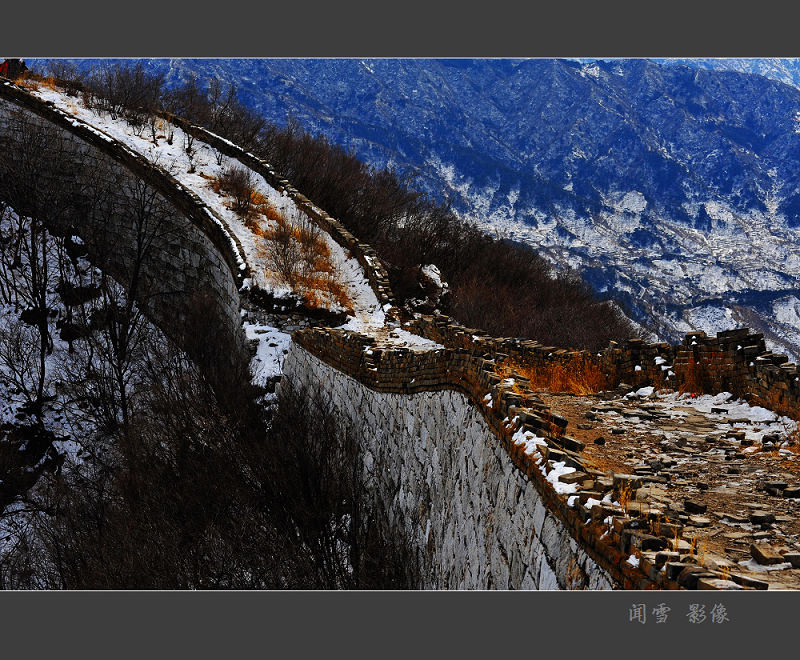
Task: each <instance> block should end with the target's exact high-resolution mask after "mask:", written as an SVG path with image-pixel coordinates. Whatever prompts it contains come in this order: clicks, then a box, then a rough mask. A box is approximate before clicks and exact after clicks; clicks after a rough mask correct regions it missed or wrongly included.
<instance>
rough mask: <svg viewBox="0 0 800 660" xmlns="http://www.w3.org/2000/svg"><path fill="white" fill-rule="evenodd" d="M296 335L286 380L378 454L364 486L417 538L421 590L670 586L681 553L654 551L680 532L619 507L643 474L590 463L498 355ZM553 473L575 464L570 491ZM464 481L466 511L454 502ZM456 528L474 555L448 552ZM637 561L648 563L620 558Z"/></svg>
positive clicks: (355, 336)
mask: <svg viewBox="0 0 800 660" xmlns="http://www.w3.org/2000/svg"><path fill="white" fill-rule="evenodd" d="M293 339H294V343H293V345H292V348H291V350H290V353H289V356H288V357H287V361H286V363H285V365H284V379H286V382H289V383H292V384H293V385H294V386H297V385H299V386H301V387H302V386H305V387H310V388H313V389H314V391H318V392H322V393H324V394H326V395H328V396H329V397H330V398H331V399H332V400H333V402H334V405H335V408H336V411H337V414H338V415H339V417H340V419H341V420H342V421H343V423H344V424H345V425H346V426H347V427H348V428H349V429H350V430H351V432H353V433H355V434H356V436H357V437H358V438H359V440H360V442H361V446H362V449H363V451H364V454H365V456H367V457H370V456H371V457H372V458H367V459H366V460H367V462H368V463H369V462H370V461H372V462H375V460H376V458H375V457H376V455H380V456H381V465H382V466H384V467H381V470H380V471H379V474H380V478H377V476H376V479H377V480H372V481H370V480H369V479H367V480H366V481H365V484H371V486H370V492H371V496H372V501H373V503H374V507H375V511H376V512H377V515H378V517H380V516H383V517H385V518H386V519H388V520H389V521H390V522H391V524H392V525H393V531H394V532H396V533H404V534H408V535H409V536H408V538H411V539H414V540H416V542H417V544H418V550H419V552H420V553H421V554H423V555H424V556H425V557H426V558H427V562H428V563H427V564H426V566H427V571H426V579H427V584H428V585H429V586H432V587H437V588H451V587H460V586H465V587H469V588H486V587H487V584H489V580H490V578H491V584H492V585H493V586H495V587H499V588H528V587H530V588H536V587H542V586H543V585H549V586H554V585H558V586H559V587H560V588H601V586H612V587H613V588H619V587H623V588H629V589H648V588H666V589H670V588H673V589H674V588H678V582H677V579H678V577H679V576H678V573H677V572H676V570H677V567H680V568H684V567H685V565H684V563H683V561H678V559H681V560H684V559H685V557H679V556H678V554H677V553H674V554H672V555H669V554H664V553H661V554H659V558H658V559H656V557H655V555H656V554H657V553H659V551H664V550H666V549H667V548H668V547H670V545H671V543H672V541H673V540H674V539H676V538H678V537H679V536H680V534H681V532H682V526H680V525H676V524H671V523H667V522H666V521H663V520H660V518H659V517H656V516H653V515H651V514H650V512H649V511H643V510H640V509H636V508H635V507H634V508H628V507H626V505H620V504H619V503H618V502H616V501H615V500H622V499H624V494H625V493H626V492H627V493H628V494H630V493H632V492H633V491H635V489H636V488H638V487H639V486H640V485H641V479H640V478H638V477H636V476H634V475H626V474H615V475H607V474H604V473H601V472H599V471H597V470H594V469H592V468H590V467H587V466H586V465H585V464H584V461H583V459H582V456H581V452H582V449H583V445H582V443H580V442H579V441H577V440H575V439H574V438H572V437H570V436H569V435H567V434H566V433H565V430H566V427H567V420H566V419H563V418H561V417H559V416H558V415H556V414H554V413H553V412H552V411H551V410H550V409H549V408H548V406H547V405H545V404H544V402H543V401H542V400H541V399H540V398H539V397H537V395H536V394H535V393H534V392H532V391H531V390H530V388H529V387H528V386H527V383H526V381H525V379H524V378H522V377H521V376H519V374H517V373H515V372H513V371H511V372H506V373H505V374H504V375H503V376H501V375H499V374H498V371H497V367H498V361H500V362H502V361H503V360H504V359H505V357H506V356H505V354H500V353H497V354H495V355H494V356H493V357H492V358H491V359H490V357H491V356H488V355H487V354H482V355H475V354H474V353H472V352H470V351H468V350H466V349H462V348H439V349H435V350H425V351H420V350H413V349H409V348H404V347H387V346H386V345H379V344H378V342H376V340H375V339H374V338H372V337H369V336H366V335H362V334H359V333H354V332H349V331H344V330H331V329H321V328H315V329H308V330H302V331H298V332H296V333H295V334H294V335H293ZM534 439H535V440H534ZM534 443H535V444H534ZM559 465H560V466H561V467H562V468H563V467H569V468H574V470H573V471H572V472H571V473H570V474H567V475H565V476H564V477H562V480H560V484H561V485H562V486H563V484H564V483H569V484H574V488H573V489H572V492H569V493H565V492H563V491H559V490H557V488H556V485H555V481H556V480H555V479H554V478H553V470H554V469H556V468H557V467H558V466H559ZM376 474H377V473H376ZM367 476H369V475H367ZM370 478H371V477H370ZM433 482H435V483H436V485H435V486H434V485H432V484H433ZM466 487H468V492H469V493H470V495H469V497H468V499H469V501H470V502H471V504H468V503H467V502H464V501H462V502H460V503H456V502H457V501H458V500H459V498H461V499H463V498H464V495H463V493H464V489H465V488H466ZM401 492H402V493H404V496H403V497H399V495H398V494H399V493H401ZM512 493H513V495H512ZM450 500H453V502H450ZM540 507H543V509H541V510H540ZM420 511H422V512H423V513H424V514H425V515H426V516H428V517H425V516H423V518H420V515H421V514H420ZM537 511H538V513H537ZM431 512H435V514H434V513H431ZM544 514H546V515H545V516H544V518H543V519H540V518H541V516H542V515H544ZM420 520H423V523H420ZM428 520H430V521H431V527H430V529H429V528H428V524H427V521H428ZM545 520H549V521H550V522H546V523H545V522H544V521H545ZM423 524H424V526H425V534H424V536H423V535H421V531H422V525H423ZM462 529H468V530H469V531H464V532H463V533H464V534H466V535H467V536H468V537H469V538H471V539H476V540H479V541H480V544H479V545H480V547H479V548H477V549H472V548H459V547H457V546H454V545H453V543H452V542H451V539H452V538H458V533H461V531H460V530H462ZM430 530H433V537H431V536H430V534H429V531H430ZM437 530H438V531H437ZM457 532H458V533H457ZM431 538H433V539H434V540H433V541H431ZM437 539H438V540H437ZM437 544H440V545H437ZM481 544H482V545H481ZM542 547H544V548H545V550H544V551H542ZM542 552H543V554H542ZM642 553H651V554H652V555H653V557H651V558H649V559H646V560H645V561H642V562H641V564H639V565H635V564H636V562H635V561H633V562H630V561H629V560H630V559H631V556H632V555H636V556H639V555H641V554H642ZM493 556H494V559H492V557H493ZM465 557H469V558H470V561H465ZM487 558H488V559H487ZM668 559H671V560H672V568H670V566H669V565H668ZM472 560H475V561H476V562H477V563H476V564H471V563H470V562H471V561H472ZM650 560H652V561H650ZM487 561H488V564H487ZM542 561H545V562H546V563H547V566H548V568H546V569H545V568H543V565H542V564H541V562H542ZM648 561H649V563H648ZM467 567H470V568H469V569H467ZM668 569H669V570H668ZM542 571H544V573H542ZM550 572H552V575H553V576H554V577H553V578H552V579H550V578H545V577H542V576H543V575H550ZM600 576H602V577H600Z"/></svg>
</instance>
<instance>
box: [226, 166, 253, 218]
mask: <svg viewBox="0 0 800 660" xmlns="http://www.w3.org/2000/svg"><path fill="white" fill-rule="evenodd" d="M218 181H219V185H220V188H221V189H222V190H223V192H225V193H227V194H228V195H229V196H230V197H231V199H232V200H233V211H234V213H236V214H237V215H238V216H239V217H241V218H248V217H249V216H250V215H251V213H252V210H253V193H254V192H255V188H254V184H255V181H254V179H253V173H252V172H251V171H250V170H249V169H247V168H244V167H239V166H236V165H231V166H230V167H228V168H226V169H225V170H224V171H223V172H222V174H220V176H219V179H218Z"/></svg>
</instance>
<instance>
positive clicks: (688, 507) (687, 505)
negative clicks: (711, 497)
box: [683, 500, 708, 513]
mask: <svg viewBox="0 0 800 660" xmlns="http://www.w3.org/2000/svg"><path fill="white" fill-rule="evenodd" d="M707 509H708V506H707V505H706V504H700V503H699V502H695V501H693V500H684V501H683V510H684V511H686V513H705V512H706V510H707Z"/></svg>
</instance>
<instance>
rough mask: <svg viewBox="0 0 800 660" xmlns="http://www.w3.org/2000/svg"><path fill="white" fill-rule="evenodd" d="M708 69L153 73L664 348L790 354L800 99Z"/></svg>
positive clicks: (349, 66)
mask: <svg viewBox="0 0 800 660" xmlns="http://www.w3.org/2000/svg"><path fill="white" fill-rule="evenodd" d="M731 62H733V61H731ZM741 62H742V64H741V66H744V65H745V63H746V62H745V61H741ZM85 64H86V63H84V65H85ZM700 64H701V63H700V62H699V61H694V62H692V66H686V65H684V64H681V63H678V62H674V61H673V62H670V63H669V64H662V63H657V62H652V61H649V60H611V61H592V62H576V61H568V60H549V59H534V60H461V59H455V60H417V59H409V60H406V59H403V60H392V59H378V60H367V59H365V60H358V59H350V60H313V59H302V60H299V59H282V60H150V61H148V65H149V66H150V67H152V68H153V69H154V70H161V71H164V72H165V73H166V74H167V77H168V80H169V81H170V83H171V84H174V83H177V82H180V81H182V80H185V79H186V78H187V77H188V75H189V74H191V73H194V74H196V75H198V76H199V77H201V78H203V77H207V76H212V75H213V76H217V77H219V78H222V79H224V80H228V81H231V82H234V83H236V85H237V86H238V88H239V90H240V93H241V97H242V99H243V101H245V102H246V103H247V104H249V105H250V106H251V107H253V108H255V109H257V110H259V111H260V112H262V113H264V114H265V115H266V116H267V117H269V118H270V119H273V120H275V121H278V122H279V123H283V122H285V121H286V120H287V117H288V116H293V117H295V118H297V119H298V120H299V122H300V123H301V124H302V125H303V126H305V127H306V128H308V129H310V130H312V131H313V132H320V133H323V134H325V135H326V136H328V137H329V138H330V139H332V140H333V141H336V142H338V143H340V144H343V145H346V146H348V147H351V148H352V149H354V150H355V151H356V152H357V153H358V154H359V155H360V156H361V157H362V158H364V159H366V160H367V161H368V162H370V163H372V164H374V165H376V166H379V167H383V166H390V167H393V168H395V169H397V170H398V171H401V172H406V173H408V174H409V175H412V176H414V177H415V185H416V186H417V187H419V188H421V189H423V190H426V191H428V192H430V193H431V194H433V195H434V196H437V197H439V198H448V199H450V200H451V201H452V203H453V206H454V208H455V209H456V210H457V211H458V212H459V213H461V214H462V215H464V216H467V217H471V218H474V219H475V220H476V221H478V222H480V223H482V224H483V225H484V226H485V227H486V228H487V230H489V231H497V232H501V233H503V234H504V235H507V236H508V237H510V238H513V239H516V240H520V241H526V242H529V243H532V244H534V245H536V246H537V247H538V248H539V249H540V250H541V251H542V252H543V253H544V254H545V255H547V256H548V257H549V258H550V259H551V260H552V261H553V262H555V263H558V264H562V265H569V266H571V267H574V268H576V269H579V270H581V271H582V272H583V274H584V276H585V277H586V278H587V279H588V280H589V281H590V283H591V284H592V285H593V286H594V287H595V288H596V290H597V291H599V292H602V293H607V294H608V295H613V296H614V297H617V298H620V299H622V300H623V301H624V302H625V303H626V304H627V305H628V306H629V307H630V309H631V310H632V313H633V315H634V317H635V318H636V319H637V320H639V321H641V322H643V323H645V324H646V325H647V326H649V327H650V328H652V329H653V331H654V332H655V333H656V334H657V335H658V336H660V337H661V338H664V339H669V340H675V339H677V338H678V337H679V336H680V335H681V334H682V333H683V332H685V331H687V330H689V329H694V328H701V329H705V330H707V331H709V332H716V331H718V330H721V329H726V328H729V327H733V326H735V325H740V324H747V325H750V326H751V327H755V328H757V329H759V330H761V331H764V332H765V334H766V337H767V339H768V341H769V342H771V343H772V345H773V346H775V347H776V348H778V349H781V350H785V351H787V352H789V353H790V354H791V355H792V356H800V252H798V248H797V246H798V244H799V242H798V239H800V229H799V227H800V90H798V89H795V88H793V87H790V86H788V85H787V84H783V83H781V82H777V81H775V80H771V79H769V78H766V77H764V76H763V75H751V74H744V73H739V72H735V71H730V70H712V69H709V68H705V67H700ZM757 64H758V63H750V64H748V65H747V66H750V67H751V68H753V67H756V66H757ZM762 64H763V66H762V68H763V69H764V70H765V71H766V70H767V69H769V70H770V71H772V72H773V73H776V72H777V71H778V66H777V64H774V63H772V64H769V63H766V62H765V63H762ZM712 65H713V66H714V68H715V69H718V68H729V66H733V64H732V63H729V66H726V67H721V66H716V65H715V61H713V60H710V61H708V63H707V66H712ZM792 71H794V69H793V68H792V67H791V66H789V64H785V66H784V73H785V75H787V76H788V75H789V74H790V73H791V72H792ZM759 73H760V72H759ZM576 322H579V320H576Z"/></svg>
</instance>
